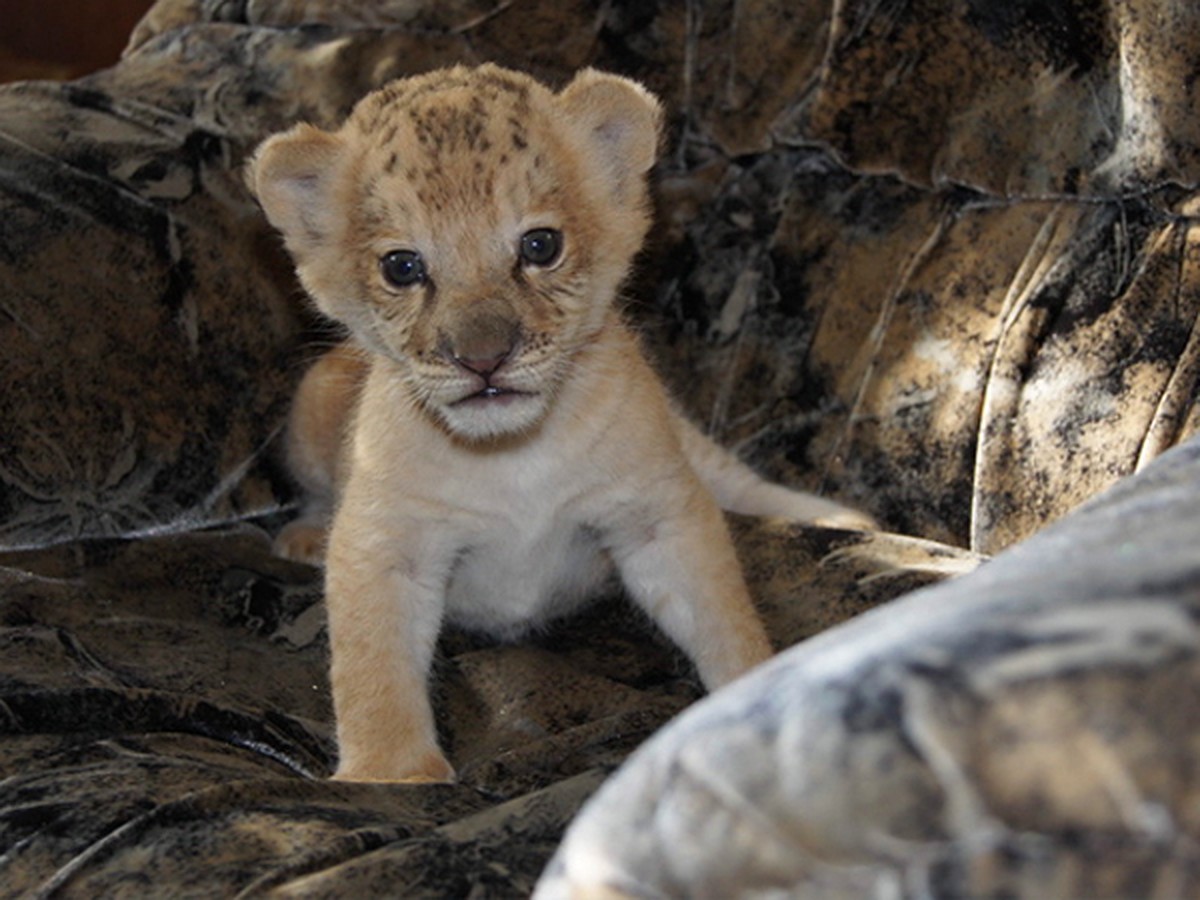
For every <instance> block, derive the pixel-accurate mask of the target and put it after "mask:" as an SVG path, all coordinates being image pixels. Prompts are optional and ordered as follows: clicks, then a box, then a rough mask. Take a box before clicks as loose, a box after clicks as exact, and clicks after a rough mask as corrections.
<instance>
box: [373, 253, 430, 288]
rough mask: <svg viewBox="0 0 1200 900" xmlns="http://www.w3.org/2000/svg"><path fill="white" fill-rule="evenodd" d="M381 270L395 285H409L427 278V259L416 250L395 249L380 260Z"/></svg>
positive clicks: (388, 280)
mask: <svg viewBox="0 0 1200 900" xmlns="http://www.w3.org/2000/svg"><path fill="white" fill-rule="evenodd" d="M379 271H381V272H382V273H383V277H384V279H385V280H386V281H387V283H388V284H390V285H392V286H393V287H409V286H411V285H414V284H420V283H421V282H422V281H424V280H425V274H426V273H425V260H423V259H421V254H420V253H417V252H416V251H415V250H393V251H391V252H390V253H385V254H384V255H383V257H382V258H381V259H380V260H379Z"/></svg>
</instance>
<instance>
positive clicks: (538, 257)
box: [521, 228, 562, 266]
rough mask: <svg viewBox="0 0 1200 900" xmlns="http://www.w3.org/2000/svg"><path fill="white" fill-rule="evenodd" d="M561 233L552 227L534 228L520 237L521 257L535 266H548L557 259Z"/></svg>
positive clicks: (560, 244) (560, 245)
mask: <svg viewBox="0 0 1200 900" xmlns="http://www.w3.org/2000/svg"><path fill="white" fill-rule="evenodd" d="M561 247H562V235H560V234H559V233H558V232H557V231H555V230H554V229H553V228H535V229H534V230H533V231H527V232H526V233H525V235H524V237H522V238H521V258H522V259H524V260H525V261H526V262H528V263H532V264H533V265H535V266H548V265H549V264H550V263H552V262H554V260H556V259H558V253H559V250H560V249H561Z"/></svg>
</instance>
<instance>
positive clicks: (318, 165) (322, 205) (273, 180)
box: [246, 124, 342, 256]
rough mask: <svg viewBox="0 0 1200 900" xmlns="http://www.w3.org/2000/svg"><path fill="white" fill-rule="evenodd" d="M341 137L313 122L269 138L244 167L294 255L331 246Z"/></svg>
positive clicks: (270, 216)
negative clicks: (334, 183) (333, 194)
mask: <svg viewBox="0 0 1200 900" xmlns="http://www.w3.org/2000/svg"><path fill="white" fill-rule="evenodd" d="M341 153H342V139H341V138H340V137H339V136H338V135H336V134H331V133H329V132H328V131H322V130H321V129H319V128H316V127H314V126H312V125H306V124H302V125H296V126H295V127H293V128H292V129H291V130H289V131H285V132H283V133H281V134H276V135H273V136H272V137H269V138H267V139H266V140H265V141H263V143H262V144H261V145H259V148H258V150H256V151H255V153H254V158H253V159H251V161H250V164H249V165H248V166H247V169H246V181H247V183H248V184H249V186H250V191H251V193H253V194H254V196H255V197H257V198H258V202H259V203H261V204H262V208H263V211H264V212H266V214H267V219H268V220H269V221H270V222H271V224H272V225H274V226H275V227H276V228H278V229H279V230H280V231H281V232H282V233H283V239H284V242H285V243H286V244H287V248H288V250H290V251H291V252H292V253H293V254H294V255H296V256H304V255H305V254H307V253H309V252H311V251H313V250H316V249H318V248H319V247H321V246H327V245H328V242H329V238H330V235H331V232H332V228H333V224H334V223H333V214H332V210H333V209H334V208H335V204H334V203H332V202H331V200H332V196H331V195H332V192H333V182H334V179H335V178H336V176H337V171H338V160H339V158H340V156H341Z"/></svg>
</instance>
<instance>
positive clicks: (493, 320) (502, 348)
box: [439, 313, 521, 378]
mask: <svg viewBox="0 0 1200 900" xmlns="http://www.w3.org/2000/svg"><path fill="white" fill-rule="evenodd" d="M520 337H521V328H520V326H519V325H518V323H516V322H515V321H513V320H512V319H510V318H508V317H507V316H500V315H489V314H486V313H483V314H480V315H478V316H475V317H472V318H471V319H468V320H466V321H465V322H461V323H459V324H458V326H457V327H455V328H452V329H447V330H445V331H443V332H442V333H441V335H440V341H439V346H440V349H441V351H442V355H443V356H444V357H445V358H446V359H448V360H450V361H451V362H453V363H454V364H455V365H456V366H459V367H460V368H463V369H466V370H467V371H468V372H473V373H474V374H476V375H478V376H480V377H481V378H487V377H488V376H490V375H492V374H493V373H495V371H496V370H497V369H499V368H500V367H501V366H502V365H504V363H505V361H506V360H507V359H508V358H509V357H511V356H512V355H513V352H514V351H515V350H516V347H517V344H518V342H519V341H520Z"/></svg>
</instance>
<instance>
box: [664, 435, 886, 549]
mask: <svg viewBox="0 0 1200 900" xmlns="http://www.w3.org/2000/svg"><path fill="white" fill-rule="evenodd" d="M673 421H674V424H675V428H676V432H677V433H678V435H679V439H680V443H681V444H682V445H683V452H684V455H686V456H687V458H688V462H689V463H691V465H692V469H693V470H695V472H696V474H697V475H698V476H699V477H700V480H701V481H702V482H704V485H705V487H707V488H708V489H709V491H711V492H712V495H713V497H715V498H716V501H717V505H718V506H720V507H721V509H724V510H727V511H729V512H732V513H741V514H742V515H747V516H765V517H767V518H776V519H787V520H788V521H792V522H807V523H811V524H813V525H826V526H830V527H833V528H848V529H854V530H859V531H875V530H877V529H878V528H879V525H878V524H877V523H876V522H875V520H874V519H872V518H871V517H870V516H868V515H867V514H866V513H862V512H859V511H858V510H857V509H853V508H852V507H849V506H844V505H843V504H841V503H837V502H835V501H833V500H826V499H825V498H824V497H818V496H816V495H815V494H809V493H806V492H804V491H797V490H793V489H792V488H788V487H784V486H783V485H781V484H774V483H773V482H770V481H767V480H766V479H765V478H763V477H762V476H760V475H759V474H758V473H757V472H755V471H754V470H753V469H751V468H750V467H749V466H747V465H746V464H745V463H743V462H742V461H741V460H740V459H738V458H737V457H736V456H734V454H732V453H730V452H729V451H728V450H726V449H725V448H724V447H722V446H720V445H719V444H717V443H715V442H714V441H713V440H712V439H710V438H709V437H708V436H707V435H705V434H703V433H702V432H701V431H700V429H698V428H697V427H696V426H695V425H693V424H692V423H691V422H689V421H688V420H687V419H685V418H684V417H683V416H681V415H679V414H678V413H675V414H674V417H673Z"/></svg>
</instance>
